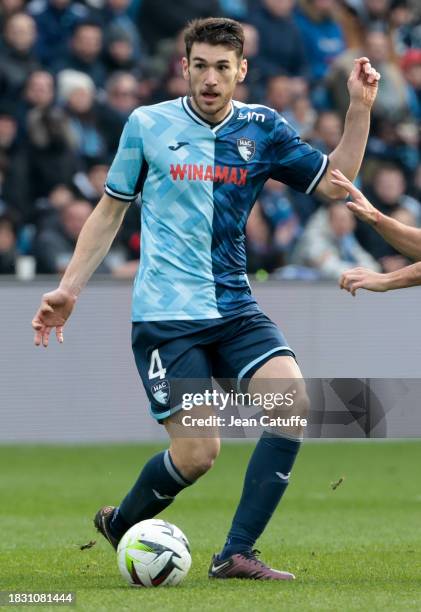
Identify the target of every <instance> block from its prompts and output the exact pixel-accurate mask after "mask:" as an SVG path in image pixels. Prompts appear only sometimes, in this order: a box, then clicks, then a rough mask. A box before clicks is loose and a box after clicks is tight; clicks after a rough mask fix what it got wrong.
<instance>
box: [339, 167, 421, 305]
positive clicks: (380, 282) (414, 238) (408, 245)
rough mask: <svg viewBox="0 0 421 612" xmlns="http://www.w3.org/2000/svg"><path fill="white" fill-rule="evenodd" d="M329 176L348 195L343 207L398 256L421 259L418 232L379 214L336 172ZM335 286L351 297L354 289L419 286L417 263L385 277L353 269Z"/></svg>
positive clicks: (420, 275)
mask: <svg viewBox="0 0 421 612" xmlns="http://www.w3.org/2000/svg"><path fill="white" fill-rule="evenodd" d="M332 176H333V178H332V182H333V183H335V184H336V185H338V186H340V187H342V188H343V189H345V190H346V191H347V192H348V193H349V194H350V195H351V196H352V198H353V202H348V203H347V206H348V208H349V209H350V210H352V212H353V213H354V214H355V216H356V217H358V218H359V219H361V221H364V222H365V223H368V224H369V225H371V226H372V227H373V228H374V229H375V230H376V231H377V232H378V233H379V234H380V235H381V236H383V238H384V239H385V240H386V241H387V242H389V244H391V245H392V246H393V247H394V248H395V249H397V250H398V251H400V252H401V253H402V254H404V255H406V256H407V257H410V258H412V259H418V260H421V229H418V228H415V227H409V226H408V225H404V224H403V223H400V222H399V221H397V220H396V219H392V218H390V217H387V216H386V215H383V214H382V213H380V211H378V210H377V208H375V207H374V206H373V205H372V204H371V202H370V201H369V200H367V198H366V197H365V196H364V194H363V193H362V192H361V191H360V190H359V189H357V188H356V187H355V186H354V185H353V184H352V183H351V181H350V180H349V179H347V178H346V176H344V175H343V174H342V172H340V171H339V170H333V171H332ZM339 284H340V286H341V289H346V290H347V291H349V292H350V293H352V295H355V293H356V291H357V290H358V289H367V290H368V291H390V290H392V289H403V288H404V287H413V286H415V285H421V262H420V261H419V262H417V263H415V264H413V265H411V266H407V267H405V268H402V269H401V270H396V271H395V272H389V273H387V274H380V273H378V272H373V271H372V270H367V269H366V268H353V269H352V270H347V271H346V272H344V273H343V274H342V276H341V278H340V281H339Z"/></svg>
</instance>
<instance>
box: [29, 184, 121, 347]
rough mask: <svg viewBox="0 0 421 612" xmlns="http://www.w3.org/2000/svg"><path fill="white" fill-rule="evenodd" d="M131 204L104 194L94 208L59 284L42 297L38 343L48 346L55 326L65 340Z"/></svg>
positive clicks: (36, 328)
mask: <svg viewBox="0 0 421 612" xmlns="http://www.w3.org/2000/svg"><path fill="white" fill-rule="evenodd" d="M127 204H128V203H127ZM127 204H126V203H124V202H121V201H120V200H116V199H114V198H112V197H110V196H109V195H107V194H104V195H103V196H102V198H101V200H100V201H99V203H98V205H97V206H96V208H95V209H94V210H93V211H92V213H91V215H90V216H89V218H88V219H87V221H86V223H85V225H84V226H83V228H82V231H81V232H80V235H79V238H78V241H77V244H76V248H75V252H74V254H73V257H72V259H71V261H70V263H69V265H68V267H67V269H66V272H65V273H64V275H63V278H62V279H61V282H60V285H59V287H58V288H57V289H55V290H54V291H51V292H50V293H46V294H44V295H43V296H42V301H41V306H40V308H39V309H38V311H37V313H36V315H35V317H34V319H33V321H32V327H33V329H34V331H35V336H34V342H35V344H36V345H37V346H39V345H40V344H41V343H42V344H43V346H48V340H49V336H50V333H51V330H52V329H53V328H54V327H55V328H56V336H57V340H58V341H59V342H60V343H61V342H63V326H64V324H65V322H66V321H67V319H68V317H69V316H70V314H71V312H72V310H73V308H74V305H75V302H76V299H77V297H78V295H79V294H80V292H81V291H82V289H83V287H84V286H85V285H86V283H87V282H88V280H89V279H90V277H91V276H92V274H93V273H94V271H95V270H96V268H97V267H98V266H99V264H100V263H101V261H102V260H103V259H104V257H105V255H106V254H107V253H108V251H109V249H110V246H111V244H112V242H113V240H114V238H115V236H116V234H117V232H118V230H119V228H120V226H121V223H122V221H123V218H124V215H125V212H126V210H127V208H128V206H127Z"/></svg>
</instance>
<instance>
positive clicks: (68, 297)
mask: <svg viewBox="0 0 421 612" xmlns="http://www.w3.org/2000/svg"><path fill="white" fill-rule="evenodd" d="M75 302H76V296H75V295H73V294H71V293H70V292H69V291H66V290H64V289H60V288H58V289H55V290H54V291H50V292H49V293H44V295H43V296H42V300H41V306H40V307H39V309H38V311H37V313H36V315H35V317H34V318H33V319H32V328H33V329H34V331H35V334H34V343H35V345H36V346H39V345H40V344H42V345H43V346H45V347H47V346H48V340H49V337H50V333H51V330H52V329H53V328H54V327H55V328H56V337H57V341H58V342H59V343H60V344H61V343H62V342H63V340H64V338H63V326H64V324H65V323H66V321H67V319H68V318H69V316H70V315H71V313H72V310H73V308H74V305H75Z"/></svg>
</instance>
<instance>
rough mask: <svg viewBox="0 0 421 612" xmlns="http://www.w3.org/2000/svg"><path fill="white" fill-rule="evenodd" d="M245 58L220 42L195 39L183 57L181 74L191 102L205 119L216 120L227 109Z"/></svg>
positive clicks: (219, 118)
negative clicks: (186, 85)
mask: <svg viewBox="0 0 421 612" xmlns="http://www.w3.org/2000/svg"><path fill="white" fill-rule="evenodd" d="M246 72H247V60H245V59H239V58H238V56H237V55H236V53H235V51H234V50H233V49H229V48H227V47H224V46H223V45H208V44H207V43H194V44H193V47H192V50H191V54H190V61H188V60H187V58H185V57H184V58H183V73H184V78H185V79H186V80H187V81H189V84H190V91H191V96H192V104H193V107H194V108H195V110H196V111H197V112H198V113H199V114H200V115H202V116H203V118H204V119H207V120H208V121H211V122H214V123H217V122H218V121H221V120H222V119H223V118H224V117H225V115H226V114H227V113H228V112H229V107H230V103H231V99H232V96H233V93H234V89H235V86H236V85H237V83H241V82H242V81H244V78H245V76H246Z"/></svg>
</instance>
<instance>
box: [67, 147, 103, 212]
mask: <svg viewBox="0 0 421 612" xmlns="http://www.w3.org/2000/svg"><path fill="white" fill-rule="evenodd" d="M108 168H109V163H108V162H107V160H105V159H102V158H91V159H90V160H89V162H88V166H87V169H86V171H82V170H80V171H79V172H77V173H76V174H75V176H74V177H73V189H74V191H75V193H76V196H77V197H79V198H83V199H85V200H87V201H88V202H89V203H90V204H91V205H92V206H95V205H96V204H97V202H98V201H99V200H100V198H101V196H102V194H103V192H104V184H105V179H106V178H107V172H108Z"/></svg>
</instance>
